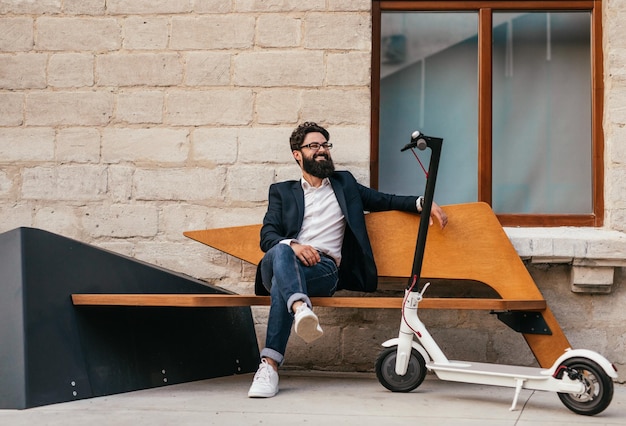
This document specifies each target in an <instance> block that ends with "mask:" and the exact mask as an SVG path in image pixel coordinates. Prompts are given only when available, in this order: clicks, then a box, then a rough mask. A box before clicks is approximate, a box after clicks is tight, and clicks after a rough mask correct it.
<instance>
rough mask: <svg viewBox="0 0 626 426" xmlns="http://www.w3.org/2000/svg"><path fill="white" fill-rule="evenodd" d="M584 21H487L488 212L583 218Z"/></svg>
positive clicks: (588, 184) (583, 15) (586, 138)
mask: <svg viewBox="0 0 626 426" xmlns="http://www.w3.org/2000/svg"><path fill="white" fill-rule="evenodd" d="M590 25H591V16H590V13H588V12H531V13H509V12H506V13H505V12H501V13H500V12H494V14H493V57H492V58H493V60H492V64H493V75H492V81H493V119H492V131H493V135H492V165H493V177H492V188H493V200H492V202H493V209H494V211H495V212H496V213H533V214H542V213H571V214H576V213H590V212H592V211H593V206H592V145H591V141H592V135H591V89H590V88H591V59H590V58H591V40H590V32H591V27H590Z"/></svg>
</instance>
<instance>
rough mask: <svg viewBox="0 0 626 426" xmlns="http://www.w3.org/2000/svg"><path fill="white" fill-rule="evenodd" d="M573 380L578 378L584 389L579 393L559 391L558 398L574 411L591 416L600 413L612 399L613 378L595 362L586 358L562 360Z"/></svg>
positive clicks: (566, 371)
mask: <svg viewBox="0 0 626 426" xmlns="http://www.w3.org/2000/svg"><path fill="white" fill-rule="evenodd" d="M562 365H563V366H565V367H566V368H567V369H566V370H565V372H564V373H563V374H568V375H569V377H570V378H571V379H573V380H580V381H581V382H582V383H583V384H584V385H585V391H584V392H582V393H580V394H572V393H559V394H558V395H559V399H560V400H561V402H562V403H563V404H565V406H566V407H567V408H569V409H570V410H572V411H573V412H574V413H577V414H582V415H585V416H593V415H595V414H598V413H601V412H602V411H604V410H605V409H606V407H608V406H609V404H610V403H611V400H612V399H613V380H612V379H611V377H609V375H608V374H606V373H605V372H604V370H603V369H602V367H600V366H599V365H598V364H597V363H596V362H594V361H592V360H590V359H587V358H581V357H578V358H571V359H566V360H565V361H563V364H562Z"/></svg>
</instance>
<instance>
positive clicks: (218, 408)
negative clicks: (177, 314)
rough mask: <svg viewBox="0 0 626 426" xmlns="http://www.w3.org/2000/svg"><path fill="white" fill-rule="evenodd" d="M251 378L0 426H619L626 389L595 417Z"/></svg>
mask: <svg viewBox="0 0 626 426" xmlns="http://www.w3.org/2000/svg"><path fill="white" fill-rule="evenodd" d="M251 380H252V374H245V375H240V376H230V377H223V378H217V379H211V380H203V381H198V382H192V383H186V384H181V385H171V386H165V387H161V388H154V389H148V390H142V391H136V392H129V393H125V394H118V395H111V396H105V397H99V398H92V399H85V400H80V401H73V402H67V403H62V404H54V405H48V406H44V407H36V408H30V409H27V410H0V425H6V426H21V425H24V426H31V425H51V426H54V425H63V426H66V425H88V426H100V425H116V426H119V425H133V426H142V425H146V426H148V425H150V426H154V425H179V426H182V425H185V426H186V425H293V424H307V425H325V426H334V425H358V426H366V425H396V424H397V425H400V424H402V425H406V424H411V423H413V424H419V425H437V426H443V425H481V426H485V425H498V426H503V425H517V426H523V425H568V426H571V425H626V386H625V385H619V384H616V385H615V394H614V397H613V401H612V403H611V405H610V406H609V407H608V408H607V409H606V410H605V411H604V412H603V413H601V414H599V415H597V416H581V415H577V414H574V413H573V412H571V411H570V410H568V409H567V408H566V407H565V406H564V405H563V404H562V403H561V402H560V400H559V399H558V397H557V395H556V394H554V393H548V392H540V391H534V392H533V391H528V390H523V391H522V393H521V395H520V398H519V402H518V406H517V410H516V411H509V407H510V405H511V402H512V400H513V393H514V390H513V389H509V388H499V387H490V386H479V385H470V384H460V383H453V382H444V381H441V380H439V379H437V378H436V377H435V376H433V375H431V374H429V375H428V377H427V378H426V380H425V381H424V383H422V385H421V386H420V387H419V388H417V389H416V390H414V391H413V392H410V393H406V394H403V393H392V392H389V391H388V390H386V389H385V388H383V387H382V385H380V383H379V382H378V380H377V379H376V377H375V376H374V375H373V374H343V373H302V372H282V373H281V378H280V392H279V394H278V395H277V396H276V397H274V398H270V399H250V398H248V397H247V391H248V387H249V385H250V382H251Z"/></svg>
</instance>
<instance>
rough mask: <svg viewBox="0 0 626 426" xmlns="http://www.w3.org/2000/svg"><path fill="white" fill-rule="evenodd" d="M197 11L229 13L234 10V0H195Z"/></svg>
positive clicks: (194, 9)
mask: <svg viewBox="0 0 626 426" xmlns="http://www.w3.org/2000/svg"><path fill="white" fill-rule="evenodd" d="M192 4H193V11H194V12H196V13H228V12H232V11H233V0H193V1H192Z"/></svg>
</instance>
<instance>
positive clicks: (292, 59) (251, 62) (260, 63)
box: [234, 51, 325, 87]
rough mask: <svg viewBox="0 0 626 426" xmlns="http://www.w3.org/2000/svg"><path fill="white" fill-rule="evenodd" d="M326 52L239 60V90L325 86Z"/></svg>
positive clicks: (261, 55)
mask: <svg viewBox="0 0 626 426" xmlns="http://www.w3.org/2000/svg"><path fill="white" fill-rule="evenodd" d="M324 69H325V64H324V55H323V53H322V52H300V51H297V52H292V51H285V52H278V51H266V52H251V53H241V54H239V55H238V56H237V57H236V58H235V73H234V75H235V77H234V83H235V84H236V85H238V86H254V87H273V86H278V87H280V86H282V87H285V86H309V87H318V86H322V85H323V82H324Z"/></svg>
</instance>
